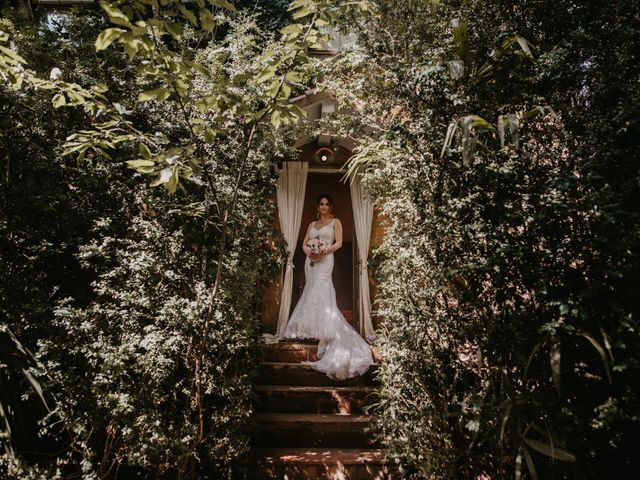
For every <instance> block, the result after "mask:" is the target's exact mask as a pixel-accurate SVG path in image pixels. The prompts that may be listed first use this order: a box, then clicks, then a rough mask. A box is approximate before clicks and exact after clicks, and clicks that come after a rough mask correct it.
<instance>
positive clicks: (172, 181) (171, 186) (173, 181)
mask: <svg viewBox="0 0 640 480" xmlns="http://www.w3.org/2000/svg"><path fill="white" fill-rule="evenodd" d="M165 187H166V188H167V190H168V191H169V193H175V191H176V188H177V187H178V169H177V168H174V169H173V172H172V173H171V177H170V178H169V181H168V182H167V183H166V185H165Z"/></svg>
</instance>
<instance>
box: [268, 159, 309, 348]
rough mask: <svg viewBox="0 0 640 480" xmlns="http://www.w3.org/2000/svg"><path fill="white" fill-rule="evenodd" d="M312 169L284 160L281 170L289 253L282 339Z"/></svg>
mask: <svg viewBox="0 0 640 480" xmlns="http://www.w3.org/2000/svg"><path fill="white" fill-rule="evenodd" d="M308 172H309V163H308V162H284V163H283V167H282V168H280V169H278V217H279V218H280V228H281V229H282V233H283V235H284V239H285V241H286V242H287V253H288V255H287V265H286V267H285V269H284V280H283V282H282V297H281V298H280V312H279V313H278V327H277V329H276V336H277V337H278V338H282V336H283V335H284V331H285V329H286V327H287V322H288V321H289V310H290V309H291V290H292V287H293V254H294V253H295V251H296V244H297V242H298V233H299V231H300V222H302V207H303V206H304V192H305V189H306V187H307V173H308Z"/></svg>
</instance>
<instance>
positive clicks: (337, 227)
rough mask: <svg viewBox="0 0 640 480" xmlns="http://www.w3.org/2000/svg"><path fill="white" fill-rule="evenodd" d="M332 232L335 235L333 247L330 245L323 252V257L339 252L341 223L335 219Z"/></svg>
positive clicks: (340, 246)
mask: <svg viewBox="0 0 640 480" xmlns="http://www.w3.org/2000/svg"><path fill="white" fill-rule="evenodd" d="M333 231H334V233H335V235H336V241H335V243H334V244H333V245H330V246H329V247H328V248H327V249H326V250H325V252H324V254H325V255H328V254H330V253H333V252H335V251H336V250H340V249H341V248H342V223H340V220H338V219H337V218H336V222H335V223H334V224H333Z"/></svg>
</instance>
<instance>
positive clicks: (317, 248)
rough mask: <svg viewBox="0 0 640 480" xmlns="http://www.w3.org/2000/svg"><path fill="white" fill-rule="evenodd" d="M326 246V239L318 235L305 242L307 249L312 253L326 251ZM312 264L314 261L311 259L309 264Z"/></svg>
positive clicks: (327, 244) (316, 253)
mask: <svg viewBox="0 0 640 480" xmlns="http://www.w3.org/2000/svg"><path fill="white" fill-rule="evenodd" d="M328 246H329V243H328V242H327V241H326V240H322V239H320V238H319V237H316V238H312V239H311V240H309V241H308V242H307V247H309V250H310V251H311V253H312V254H313V255H318V254H319V253H322V252H324V251H326V250H327V247H328ZM313 265H314V262H313V260H311V266H312V267H313Z"/></svg>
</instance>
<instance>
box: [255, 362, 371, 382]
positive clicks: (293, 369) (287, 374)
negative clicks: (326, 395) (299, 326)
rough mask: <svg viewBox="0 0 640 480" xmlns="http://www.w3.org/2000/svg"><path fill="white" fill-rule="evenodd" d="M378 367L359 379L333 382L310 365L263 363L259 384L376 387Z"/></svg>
mask: <svg viewBox="0 0 640 480" xmlns="http://www.w3.org/2000/svg"><path fill="white" fill-rule="evenodd" d="M376 372H377V365H372V366H371V367H369V370H368V371H367V372H366V373H365V374H364V375H361V376H359V377H354V378H349V379H347V380H332V379H330V378H329V377H327V376H326V375H325V374H324V373H322V372H318V371H316V370H314V369H312V368H311V367H310V366H309V365H302V364H299V363H288V362H261V363H260V368H259V373H258V383H259V384H261V385H309V386H318V387H321V386H323V387H324V386H354V385H365V386H366V385H374V384H375V375H376Z"/></svg>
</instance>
